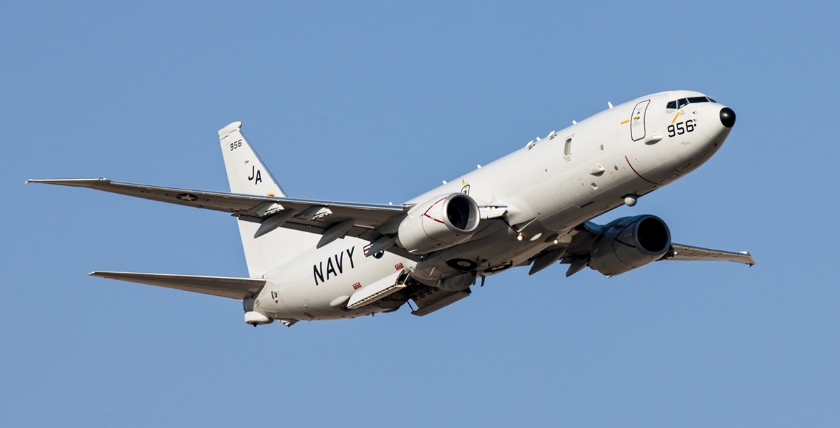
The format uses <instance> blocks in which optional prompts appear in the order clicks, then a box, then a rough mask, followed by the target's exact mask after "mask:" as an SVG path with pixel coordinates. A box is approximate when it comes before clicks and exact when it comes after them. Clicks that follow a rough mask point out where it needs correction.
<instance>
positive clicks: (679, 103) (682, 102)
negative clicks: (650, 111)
mask: <svg viewBox="0 0 840 428" xmlns="http://www.w3.org/2000/svg"><path fill="white" fill-rule="evenodd" d="M709 102H711V103H717V101H715V100H713V99H711V98H709V97H688V98H680V99H678V100H676V101H668V104H667V105H666V106H665V108H666V109H668V110H676V109H678V108H683V107H685V106H687V105H689V104H697V103H709Z"/></svg>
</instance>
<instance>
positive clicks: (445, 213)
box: [397, 193, 479, 254]
mask: <svg viewBox="0 0 840 428" xmlns="http://www.w3.org/2000/svg"><path fill="white" fill-rule="evenodd" d="M478 220H479V212H478V204H476V203H475V200H473V198H471V197H469V196H467V195H465V194H463V193H452V194H449V195H443V196H437V197H434V198H432V199H429V200H428V201H426V202H423V203H421V204H417V205H416V206H415V207H414V208H412V209H411V211H409V212H408V216H407V217H406V218H405V220H403V221H402V223H400V227H399V230H398V232H397V239H398V241H399V244H400V246H402V247H403V248H405V249H406V250H408V252H409V253H412V254H427V253H431V252H432V251H436V250H442V249H444V248H449V247H451V246H453V245H458V244H460V243H463V242H466V241H467V240H469V239H470V238H471V237H472V236H473V234H474V233H475V231H476V228H478Z"/></svg>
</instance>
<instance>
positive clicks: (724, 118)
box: [720, 107, 735, 128]
mask: <svg viewBox="0 0 840 428" xmlns="http://www.w3.org/2000/svg"><path fill="white" fill-rule="evenodd" d="M720 123H721V124H722V125H723V126H725V127H727V128H731V127H733V126H734V125H735V112H734V111H732V109H731V108H729V107H724V108H722V109H720Z"/></svg>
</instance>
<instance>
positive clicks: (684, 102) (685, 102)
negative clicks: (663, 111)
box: [677, 98, 688, 108]
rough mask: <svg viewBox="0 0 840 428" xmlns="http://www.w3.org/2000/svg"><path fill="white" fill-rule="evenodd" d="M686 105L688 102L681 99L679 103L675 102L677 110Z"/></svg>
mask: <svg viewBox="0 0 840 428" xmlns="http://www.w3.org/2000/svg"><path fill="white" fill-rule="evenodd" d="M687 105H688V100H687V99H685V98H681V99H680V100H679V101H677V108H683V107H685V106H687Z"/></svg>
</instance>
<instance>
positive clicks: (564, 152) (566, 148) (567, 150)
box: [563, 138, 572, 156]
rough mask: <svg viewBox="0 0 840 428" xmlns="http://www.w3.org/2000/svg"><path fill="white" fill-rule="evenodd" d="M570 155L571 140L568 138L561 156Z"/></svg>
mask: <svg viewBox="0 0 840 428" xmlns="http://www.w3.org/2000/svg"><path fill="white" fill-rule="evenodd" d="M570 154H572V139H571V138H569V139H567V140H566V145H565V146H563V156H569V155H570Z"/></svg>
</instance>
